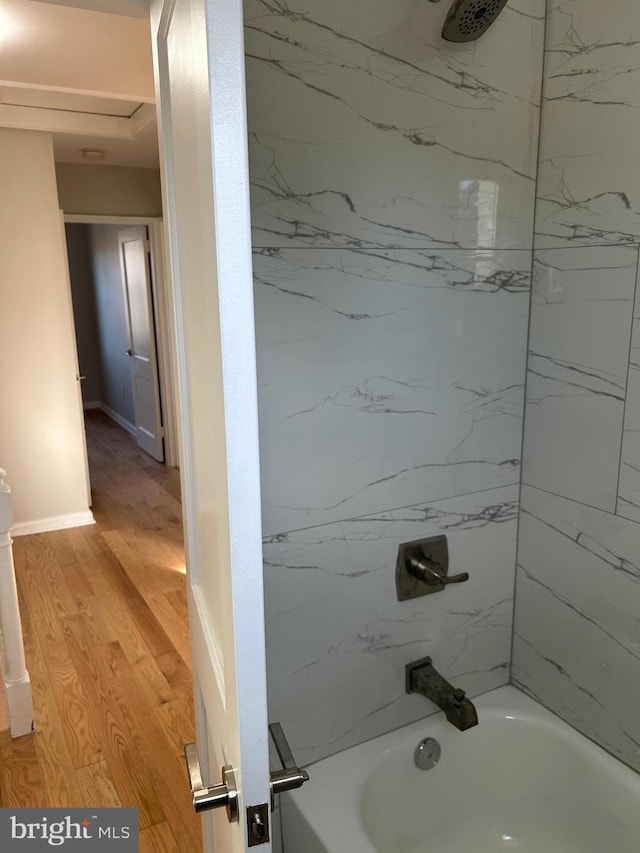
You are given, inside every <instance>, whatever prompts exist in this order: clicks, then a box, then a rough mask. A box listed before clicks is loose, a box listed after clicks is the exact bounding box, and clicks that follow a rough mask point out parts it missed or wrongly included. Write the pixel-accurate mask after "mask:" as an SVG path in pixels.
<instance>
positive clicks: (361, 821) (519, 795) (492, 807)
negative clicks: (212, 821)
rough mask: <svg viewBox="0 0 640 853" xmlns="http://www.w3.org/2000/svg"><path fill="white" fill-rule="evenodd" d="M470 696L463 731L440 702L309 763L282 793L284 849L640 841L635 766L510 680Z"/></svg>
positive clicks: (397, 850)
mask: <svg viewBox="0 0 640 853" xmlns="http://www.w3.org/2000/svg"><path fill="white" fill-rule="evenodd" d="M474 704H475V706H476V708H477V710H478V717H479V725H478V726H476V727H475V728H472V729H469V730H468V731H466V732H459V731H458V730H457V729H455V728H454V727H453V726H452V725H451V724H450V723H447V721H446V720H445V719H444V715H442V714H437V715H435V716H431V717H427V718H426V719H424V720H421V721H419V722H417V723H413V724H412V725H410V726H407V727H405V728H403V729H400V730H399V731H396V732H391V733H390V734H388V735H384V736H382V737H379V738H376V739H375V740H372V741H369V742H368V743H364V744H361V745H360V746H356V747H353V748H351V749H348V750H346V751H345V752H341V753H339V754H338V755H334V756H332V757H331V758H327V759H325V760H323V761H320V762H318V763H317V764H314V765H312V766H311V767H310V768H309V775H310V781H309V782H308V783H307V784H306V785H305V786H304V787H303V788H301V789H300V790H299V791H295V792H292V793H291V794H288V795H286V797H283V803H282V817H283V826H284V838H285V851H286V853H494V851H510V850H517V851H523V853H607V851H615V853H637V851H638V850H640V775H638V774H637V773H635V772H634V771H633V770H630V769H629V768H628V767H626V766H625V765H623V764H621V763H620V762H619V761H617V760H616V759H615V758H612V757H611V756H610V755H609V754H608V753H606V752H604V750H602V749H600V748H599V747H597V746H595V745H594V744H593V743H591V742H590V741H589V740H587V739H586V738H584V737H582V735H580V734H578V733H577V732H576V731H575V730H574V729H572V728H571V727H570V726H568V725H567V724H566V723H564V722H562V721H561V720H560V719H558V717H556V716H554V715H553V714H551V713H550V712H549V711H547V710H546V709H544V708H543V707H542V706H541V705H538V704H537V703H536V702H534V701H533V700H531V699H529V697H527V696H525V695H524V694H523V693H521V692H520V691H519V690H517V689H516V688H514V687H501V688H500V689H498V690H494V691H492V692H491V693H487V694H485V695H484V696H481V697H479V698H477V699H475V700H474ZM426 737H432V738H436V739H437V741H438V742H439V744H440V746H441V756H440V760H439V762H438V763H437V764H436V765H435V767H433V768H432V769H430V770H419V769H418V768H417V767H416V766H415V763H414V760H413V754H414V750H415V748H416V747H417V746H418V744H419V743H420V741H421V740H422V739H423V738H426Z"/></svg>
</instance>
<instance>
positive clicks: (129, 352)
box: [124, 349, 133, 355]
mask: <svg viewBox="0 0 640 853" xmlns="http://www.w3.org/2000/svg"><path fill="white" fill-rule="evenodd" d="M124 354H125V355H133V350H132V349H128V350H125V353H124Z"/></svg>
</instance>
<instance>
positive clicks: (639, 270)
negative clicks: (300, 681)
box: [615, 248, 640, 515]
mask: <svg viewBox="0 0 640 853" xmlns="http://www.w3.org/2000/svg"><path fill="white" fill-rule="evenodd" d="M638 277H640V248H639V249H638V252H637V255H636V280H635V285H634V290H633V308H632V311H631V331H630V334H629V356H628V359H627V381H626V385H625V391H624V406H623V407H622V429H621V433H620V456H619V458H618V481H617V484H616V503H615V515H618V505H619V503H620V478H621V476H622V456H623V453H624V432H625V424H626V422H627V403H628V401H629V376H630V374H631V352H632V349H633V333H634V320H635V316H636V307H637V304H638Z"/></svg>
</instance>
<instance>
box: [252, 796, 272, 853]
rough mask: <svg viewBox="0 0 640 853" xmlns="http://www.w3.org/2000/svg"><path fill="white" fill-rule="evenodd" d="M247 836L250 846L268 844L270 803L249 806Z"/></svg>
mask: <svg viewBox="0 0 640 853" xmlns="http://www.w3.org/2000/svg"><path fill="white" fill-rule="evenodd" d="M247 838H248V839H249V847H257V846H258V844H266V843H267V842H268V841H269V839H270V836H269V804H268V803H260V805H259V806H247Z"/></svg>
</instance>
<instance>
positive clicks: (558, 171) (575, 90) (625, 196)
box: [536, 0, 640, 248]
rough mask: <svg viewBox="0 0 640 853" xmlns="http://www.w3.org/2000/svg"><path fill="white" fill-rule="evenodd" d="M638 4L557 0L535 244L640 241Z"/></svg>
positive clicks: (550, 31)
mask: <svg viewBox="0 0 640 853" xmlns="http://www.w3.org/2000/svg"><path fill="white" fill-rule="evenodd" d="M639 32H640V5H639V4H638V3H636V2H635V0H616V3H614V4H611V3H603V2H602V0H551V2H550V3H549V9H548V25H547V44H546V54H545V77H544V88H543V115H542V135H541V140H540V167H539V172H538V189H537V194H538V204H537V210H536V246H537V247H538V248H546V247H551V246H571V245H573V246H579V245H606V244H637V243H638V242H640V155H639V149H638V134H639V132H640V39H638V33H639Z"/></svg>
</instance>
